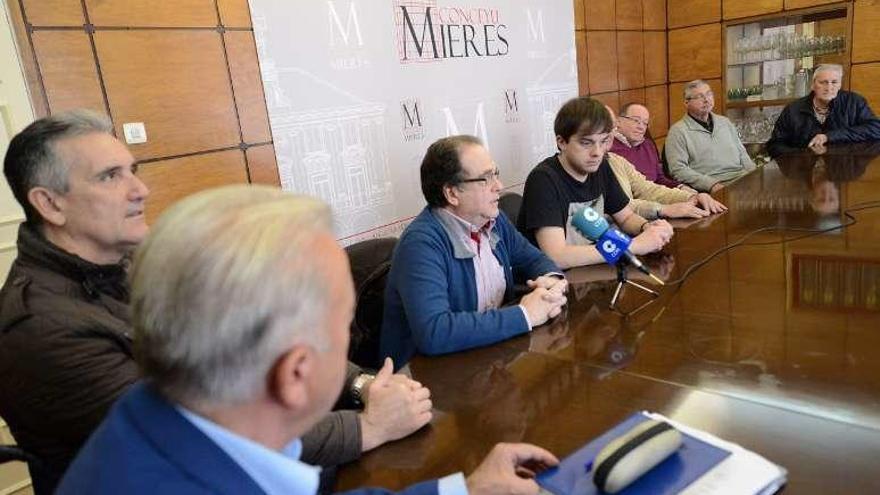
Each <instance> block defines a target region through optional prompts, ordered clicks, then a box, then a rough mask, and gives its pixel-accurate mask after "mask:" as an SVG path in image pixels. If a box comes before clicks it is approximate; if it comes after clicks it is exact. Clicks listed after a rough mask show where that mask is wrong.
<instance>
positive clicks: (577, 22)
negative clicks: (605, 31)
mask: <svg viewBox="0 0 880 495" xmlns="http://www.w3.org/2000/svg"><path fill="white" fill-rule="evenodd" d="M573 2H574V29H575V31H579V30H582V29H587V25H586V24H585V23H584V0H573Z"/></svg>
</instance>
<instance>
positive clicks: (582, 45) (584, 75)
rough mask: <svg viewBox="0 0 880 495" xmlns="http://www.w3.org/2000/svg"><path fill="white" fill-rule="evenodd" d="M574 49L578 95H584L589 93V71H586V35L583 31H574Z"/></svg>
mask: <svg viewBox="0 0 880 495" xmlns="http://www.w3.org/2000/svg"><path fill="white" fill-rule="evenodd" d="M574 48H575V56H576V57H577V71H578V94H579V95H585V94H588V93H589V92H590V84H589V74H588V73H589V71H588V70H587V33H586V32H585V31H575V33H574Z"/></svg>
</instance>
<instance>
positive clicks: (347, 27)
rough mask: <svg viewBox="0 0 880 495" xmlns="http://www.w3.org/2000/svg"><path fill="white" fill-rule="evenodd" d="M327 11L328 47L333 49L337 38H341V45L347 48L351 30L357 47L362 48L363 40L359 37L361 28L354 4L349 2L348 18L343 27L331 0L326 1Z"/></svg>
mask: <svg viewBox="0 0 880 495" xmlns="http://www.w3.org/2000/svg"><path fill="white" fill-rule="evenodd" d="M327 9H328V11H329V14H328V15H329V16H330V46H331V47H335V46H336V45H337V41H336V39H337V36H338V37H340V38H342V44H344V45H345V46H348V42H349V40H350V39H351V34H352V29H354V35H355V37H356V38H357V46H364V39H363V38H362V37H361V26H360V24H359V23H358V16H357V10H355V6H354V2H349V4H348V17H347V18H346V19H345V24H344V25H343V23H342V19H340V18H339V13H338V12H337V11H336V5H335V4H334V3H333V1H332V0H327Z"/></svg>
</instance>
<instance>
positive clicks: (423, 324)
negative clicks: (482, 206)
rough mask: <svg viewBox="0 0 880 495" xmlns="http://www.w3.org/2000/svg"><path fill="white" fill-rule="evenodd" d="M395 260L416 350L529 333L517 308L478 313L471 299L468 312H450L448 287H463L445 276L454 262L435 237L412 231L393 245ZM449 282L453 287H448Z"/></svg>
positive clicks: (440, 350)
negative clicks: (395, 248)
mask: <svg viewBox="0 0 880 495" xmlns="http://www.w3.org/2000/svg"><path fill="white" fill-rule="evenodd" d="M526 242H527V241H526ZM394 261H395V263H396V264H398V266H399V267H405V268H403V269H401V272H400V275H399V276H400V278H399V280H398V282H399V283H398V290H399V293H400V298H401V301H402V303H403V310H404V311H405V312H406V318H407V320H408V322H409V325H410V331H411V332H412V338H413V342H414V343H415V345H416V348H418V350H419V352H421V353H423V354H428V355H435V354H445V353H449V352H456V351H461V350H465V349H470V348H472V347H479V346H483V345H489V344H493V343H495V342H499V341H502V340H505V339H508V338H510V337H513V336H515V335H519V334H521V333H526V332H528V331H529V324H528V322H527V321H526V319H525V317H524V316H523V313H522V310H520V309H519V308H518V307H517V306H508V307H504V308H499V309H491V310H488V311H484V312H482V313H480V312H477V311H476V304H475V303H474V307H473V308H470V309H468V310H459V311H456V310H453V308H452V304H451V302H450V291H456V290H457V291H460V290H466V289H465V288H463V287H462V282H460V281H456V280H450V279H449V271H450V267H449V264H451V263H457V262H459V261H458V260H455V259H454V258H452V257H451V253H450V252H449V248H448V246H445V245H444V244H443V240H442V239H441V238H440V237H439V236H437V235H433V234H430V233H427V232H411V233H410V234H409V235H407V236H405V237H404V238H403V239H401V241H400V243H399V244H398V246H397V252H396V254H395V260H394ZM467 262H470V260H467ZM450 284H455V285H457V287H454V288H450Z"/></svg>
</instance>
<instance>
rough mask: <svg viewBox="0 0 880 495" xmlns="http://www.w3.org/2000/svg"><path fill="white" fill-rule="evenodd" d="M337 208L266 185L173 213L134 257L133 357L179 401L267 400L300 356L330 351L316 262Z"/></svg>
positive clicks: (224, 192) (197, 201) (220, 194)
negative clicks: (275, 380)
mask: <svg viewBox="0 0 880 495" xmlns="http://www.w3.org/2000/svg"><path fill="white" fill-rule="evenodd" d="M320 233H327V234H332V218H331V213H330V208H329V207H328V206H327V205H326V204H324V203H323V202H321V201H319V200H317V199H313V198H309V197H306V196H296V195H292V194H287V193H284V192H282V191H280V190H278V189H276V188H272V187H266V186H248V185H236V186H227V187H222V188H218V189H213V190H208V191H204V192H201V193H198V194H195V195H193V196H190V197H188V198H186V199H184V200H182V201H180V202H179V203H177V204H175V205H174V206H172V207H171V208H170V209H169V210H168V211H167V212H166V213H165V214H163V215H162V216H161V217H160V218H159V221H158V222H157V223H156V225H155V227H154V228H153V230H152V233H151V234H150V235H149V236H148V237H147V239H146V241H144V243H143V244H142V245H141V247H140V248H139V249H138V251H137V252H136V254H135V258H134V265H133V267H132V272H131V280H132V297H131V299H132V310H133V322H134V327H135V350H136V354H137V358H138V361H139V363H140V365H141V368H142V371H143V373H144V375H145V376H146V377H147V378H148V379H151V380H152V381H153V383H154V384H155V385H156V386H157V388H158V389H159V391H160V392H161V393H163V394H164V395H165V396H166V397H169V398H170V399H172V400H176V401H178V402H187V403H198V404H229V403H240V402H244V401H248V400H251V399H253V398H254V397H256V396H258V395H259V394H260V393H262V392H263V391H264V390H265V386H266V382H265V380H266V375H267V374H268V373H269V370H270V369H271V367H272V366H273V364H274V362H275V361H276V360H277V359H278V358H279V356H281V355H282V354H283V353H284V352H285V351H286V350H287V349H289V348H290V346H292V345H294V344H305V345H310V346H312V347H314V348H315V349H317V350H319V351H322V352H323V351H326V350H327V349H328V348H329V339H328V337H327V335H325V332H324V331H323V330H322V329H323V326H322V321H323V319H324V317H325V316H326V312H327V311H328V309H329V308H327V300H328V295H329V294H328V293H327V290H328V289H327V286H326V284H325V283H324V274H323V273H321V271H320V269H319V268H318V267H316V264H315V263H313V262H311V260H310V257H311V256H313V255H314V254H315V251H314V248H312V247H310V246H311V243H312V242H314V239H315V236H316V234H320Z"/></svg>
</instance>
